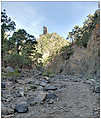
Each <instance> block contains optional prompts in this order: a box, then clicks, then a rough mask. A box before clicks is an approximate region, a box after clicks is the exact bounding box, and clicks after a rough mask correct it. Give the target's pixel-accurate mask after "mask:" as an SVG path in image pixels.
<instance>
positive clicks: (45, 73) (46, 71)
mask: <svg viewBox="0 0 101 119" xmlns="http://www.w3.org/2000/svg"><path fill="white" fill-rule="evenodd" d="M42 75H43V76H48V77H53V76H54V73H52V72H50V71H48V70H45V71H44V72H43V73H42Z"/></svg>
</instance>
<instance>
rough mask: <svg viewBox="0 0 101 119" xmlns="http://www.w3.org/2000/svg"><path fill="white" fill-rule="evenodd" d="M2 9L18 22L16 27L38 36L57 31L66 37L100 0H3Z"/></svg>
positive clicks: (96, 6)
mask: <svg viewBox="0 0 101 119" xmlns="http://www.w3.org/2000/svg"><path fill="white" fill-rule="evenodd" d="M1 7H2V9H6V10H7V15H8V16H9V17H11V19H12V20H13V21H15V23H16V29H19V28H20V29H25V30H26V31H27V32H28V33H29V34H31V35H34V36H35V37H36V38H38V37H39V35H40V34H42V33H43V26H47V28H48V32H49V33H52V32H56V33H58V34H59V35H60V36H62V37H64V38H66V37H67V34H68V32H71V31H72V29H73V27H74V26H75V25H79V26H82V25H83V22H84V20H85V19H86V18H87V15H88V14H93V13H94V12H95V10H96V9H98V2H96V1H95V2H94V1H93V2H91V1H90V2H80V1H79V2H69V1H67V2H52V1H51V2H49V1H47V2H34V1H32V2H31V1H29V2H27V1H25V2H24V1H22V2H19V1H17V2H15V1H14V2H12V1H11V2H10V1H6V2H4V1H3V2H2V4H1Z"/></svg>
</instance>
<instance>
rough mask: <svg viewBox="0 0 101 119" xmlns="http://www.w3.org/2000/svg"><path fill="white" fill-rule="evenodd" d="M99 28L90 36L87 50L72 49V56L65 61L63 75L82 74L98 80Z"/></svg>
mask: <svg viewBox="0 0 101 119" xmlns="http://www.w3.org/2000/svg"><path fill="white" fill-rule="evenodd" d="M99 34H100V26H99V27H97V28H95V29H94V31H93V32H92V34H91V37H90V39H89V42H88V46H87V48H78V47H75V48H74V54H73V55H72V56H71V57H70V59H69V60H68V61H66V65H65V67H64V71H63V73H69V74H82V75H85V76H87V77H96V78H97V79H98V78H100V36H99Z"/></svg>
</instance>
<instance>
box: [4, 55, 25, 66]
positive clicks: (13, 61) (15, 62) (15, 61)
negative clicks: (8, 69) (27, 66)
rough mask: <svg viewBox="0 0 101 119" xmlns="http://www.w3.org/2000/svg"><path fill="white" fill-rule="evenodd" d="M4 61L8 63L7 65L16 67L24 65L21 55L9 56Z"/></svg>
mask: <svg viewBox="0 0 101 119" xmlns="http://www.w3.org/2000/svg"><path fill="white" fill-rule="evenodd" d="M4 60H5V61H6V62H7V64H9V65H11V66H14V67H15V66H18V67H21V66H22V65H23V64H24V57H23V56H21V55H19V54H11V55H9V56H5V58H4Z"/></svg>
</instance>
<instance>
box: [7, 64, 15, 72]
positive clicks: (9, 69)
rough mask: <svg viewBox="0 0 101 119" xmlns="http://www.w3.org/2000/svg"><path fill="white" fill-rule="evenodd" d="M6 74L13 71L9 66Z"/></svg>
mask: <svg viewBox="0 0 101 119" xmlns="http://www.w3.org/2000/svg"><path fill="white" fill-rule="evenodd" d="M6 72H7V73H8V72H14V69H13V68H12V67H10V66H8V67H6Z"/></svg>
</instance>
